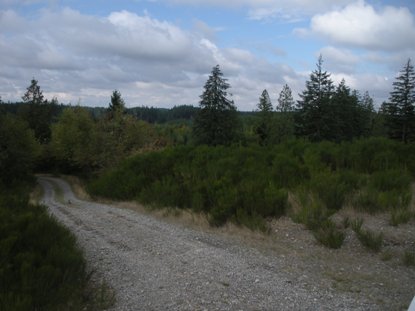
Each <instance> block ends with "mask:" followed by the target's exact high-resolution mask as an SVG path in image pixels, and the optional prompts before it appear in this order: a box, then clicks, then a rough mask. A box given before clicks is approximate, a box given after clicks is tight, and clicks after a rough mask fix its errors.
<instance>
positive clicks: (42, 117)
mask: <svg viewBox="0 0 415 311" xmlns="http://www.w3.org/2000/svg"><path fill="white" fill-rule="evenodd" d="M22 99H23V102H24V103H25V104H26V105H22V106H21V109H20V111H19V114H20V116H21V117H22V118H23V119H24V120H26V122H27V123H28V124H29V127H30V128H31V129H32V130H33V131H34V134H35V137H36V139H37V140H38V142H40V143H41V144H46V143H48V142H49V141H50V138H51V129H50V125H51V122H52V118H53V115H54V110H55V109H56V106H57V103H56V102H57V101H56V100H52V102H51V103H49V102H48V101H47V100H44V97H43V94H42V91H41V90H40V87H39V85H38V81H37V80H35V79H32V80H31V83H30V86H29V87H28V88H27V91H26V93H25V94H24V96H23V97H22Z"/></svg>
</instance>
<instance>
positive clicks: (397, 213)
mask: <svg viewBox="0 0 415 311" xmlns="http://www.w3.org/2000/svg"><path fill="white" fill-rule="evenodd" d="M411 216H412V214H411V211H410V210H409V209H407V208H399V209H394V210H392V212H391V218H390V220H389V223H390V224H391V225H392V226H398V225H400V224H406V223H408V222H409V220H410V219H411Z"/></svg>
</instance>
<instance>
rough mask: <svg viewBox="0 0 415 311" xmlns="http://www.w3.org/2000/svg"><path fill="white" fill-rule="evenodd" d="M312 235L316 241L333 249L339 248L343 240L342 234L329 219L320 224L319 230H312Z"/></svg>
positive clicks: (343, 235)
mask: <svg viewBox="0 0 415 311" xmlns="http://www.w3.org/2000/svg"><path fill="white" fill-rule="evenodd" d="M313 233H314V237H315V238H316V240H317V241H319V242H320V243H321V244H323V245H324V246H326V247H329V248H334V249H337V248H340V247H341V246H342V245H343V241H344V238H345V234H344V232H342V231H339V230H338V229H337V228H336V226H335V224H334V223H333V222H332V221H330V219H327V220H326V221H324V222H322V223H321V224H320V227H319V228H316V229H314V232H313Z"/></svg>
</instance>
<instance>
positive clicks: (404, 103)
mask: <svg viewBox="0 0 415 311" xmlns="http://www.w3.org/2000/svg"><path fill="white" fill-rule="evenodd" d="M389 101H390V102H389V103H387V104H385V114H386V117H387V118H386V120H387V125H388V128H389V136H390V137H391V138H394V139H397V140H400V141H403V142H405V143H407V142H409V141H413V140H414V139H415V71H414V67H413V65H412V64H411V60H410V59H408V61H407V63H406V64H405V66H404V68H403V69H402V71H401V72H400V74H399V76H398V77H397V78H396V81H395V82H394V83H393V91H392V92H391V93H390V98H389Z"/></svg>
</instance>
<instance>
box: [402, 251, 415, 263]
mask: <svg viewBox="0 0 415 311" xmlns="http://www.w3.org/2000/svg"><path fill="white" fill-rule="evenodd" d="M403 263H404V264H405V265H406V266H415V251H413V250H412V251H411V250H406V251H405V252H404V254H403Z"/></svg>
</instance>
